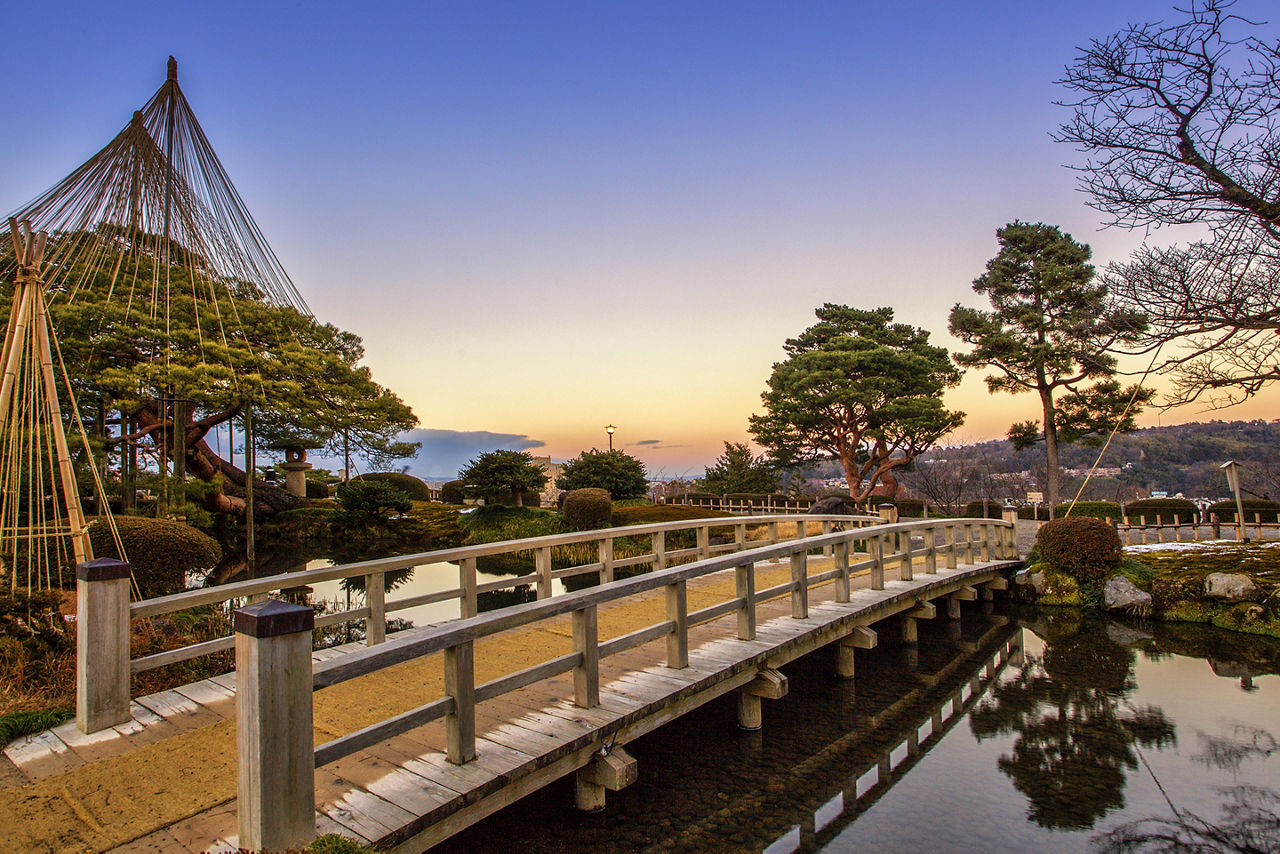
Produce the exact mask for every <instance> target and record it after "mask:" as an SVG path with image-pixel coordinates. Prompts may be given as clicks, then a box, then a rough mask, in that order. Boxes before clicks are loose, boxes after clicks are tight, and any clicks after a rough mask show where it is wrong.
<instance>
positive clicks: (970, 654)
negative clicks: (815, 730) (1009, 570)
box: [764, 616, 1023, 854]
mask: <svg viewBox="0 0 1280 854" xmlns="http://www.w3.org/2000/svg"><path fill="white" fill-rule="evenodd" d="M986 619H988V620H990V621H992V623H993V625H992V626H991V627H990V628H989V629H988V630H987V631H986V632H984V633H983V635H982V636H981V637H980V638H978V639H977V640H960V639H959V638H958V637H957V639H956V641H955V643H956V646H957V648H958V649H959V650H960V651H961V652H960V654H959V655H958V656H956V657H954V658H953V659H951V660H950V661H948V662H947V663H946V664H945V665H943V666H942V667H941V668H940V669H939V670H937V671H936V672H934V673H917V674H916V676H917V677H918V681H919V684H918V686H917V687H915V688H912V689H910V690H908V691H907V692H906V693H905V694H903V695H902V696H901V697H900V698H899V699H897V700H896V701H894V702H893V703H891V704H890V705H889V706H887V707H885V708H883V709H881V710H879V711H877V712H876V713H875V714H874V715H872V716H871V718H870V720H868V721H867V728H866V729H860V730H859V731H858V732H852V733H850V734H848V735H846V736H844V737H842V738H840V739H839V740H837V741H835V742H833V743H831V744H830V745H829V746H828V747H826V748H824V749H822V750H821V751H820V752H819V753H817V754H816V755H814V756H811V757H809V758H808V759H805V760H803V761H801V762H798V763H797V764H796V765H795V767H794V773H795V777H796V779H798V780H800V781H803V784H804V785H805V790H804V791H803V792H800V791H797V792H789V793H787V794H788V795H792V796H794V799H793V801H792V802H793V805H794V806H795V811H794V813H793V814H794V815H795V818H794V821H795V824H793V825H792V827H791V828H790V829H789V830H787V831H786V832H785V833H783V834H782V835H780V836H779V837H778V838H777V839H775V840H774V841H773V843H772V844H770V845H768V847H766V848H765V849H764V850H765V851H766V852H770V854H781V852H792V851H812V850H815V849H818V848H821V847H822V846H823V845H825V844H826V843H828V842H829V841H830V840H831V839H832V838H834V837H835V836H836V835H837V834H839V833H840V831H842V830H844V829H845V828H846V827H848V826H849V825H850V824H852V823H853V822H854V820H855V819H857V817H858V816H859V815H861V814H862V813H864V812H865V811H866V810H867V809H869V808H870V807H871V806H872V805H873V804H875V803H876V802H877V801H878V800H879V799H880V798H881V797H883V796H884V795H885V794H887V793H888V792H889V790H890V789H892V787H893V785H894V784H895V783H896V782H897V781H898V780H900V779H902V778H903V777H904V776H905V775H906V774H907V773H908V772H909V771H910V770H911V769H912V768H913V767H915V765H916V764H917V763H918V762H919V761H920V760H921V759H922V758H923V757H924V756H925V755H926V754H927V753H928V752H929V751H930V750H931V749H932V748H933V747H934V746H935V745H936V744H938V743H939V742H940V741H941V740H942V738H943V737H944V736H945V735H946V734H947V733H948V732H950V731H951V729H952V728H953V727H954V726H955V725H956V724H957V723H958V722H960V721H961V720H962V719H963V718H964V716H965V713H966V712H968V711H969V709H971V708H972V707H973V706H974V705H975V704H976V703H977V702H978V701H979V700H980V699H981V697H982V696H983V694H984V693H985V692H986V690H987V688H988V687H989V686H990V685H991V684H992V683H993V682H994V681H995V680H996V679H998V678H999V676H1000V674H1001V672H1002V671H1003V670H1004V668H1005V666H1006V665H1009V664H1012V665H1013V666H1014V667H1019V666H1021V664H1022V650H1023V635H1022V632H1023V630H1022V629H1021V628H1019V627H1017V626H1015V625H1011V624H1010V623H1009V622H1008V621H1007V620H1006V618H1004V617H999V616H992V617H987V618H986ZM952 628H955V629H957V630H958V628H959V626H958V624H952ZM901 653H902V654H903V655H904V656H907V657H908V661H909V663H910V659H911V658H913V657H914V656H915V654H916V649H915V648H914V647H904V648H903V649H902V650H901ZM870 737H875V739H876V740H877V741H887V742H888V743H890V744H891V745H892V746H891V747H889V748H887V749H885V750H884V751H883V752H881V753H880V755H879V756H878V757H877V758H875V759H872V760H865V759H864V760H863V761H862V762H861V763H859V764H858V765H856V766H854V769H853V770H852V771H850V770H849V766H848V764H847V760H848V758H849V756H850V754H852V753H856V752H859V751H858V748H860V747H863V746H865V745H864V742H865V741H866V740H867V739H868V738H870ZM781 800H787V797H786V796H783V798H781Z"/></svg>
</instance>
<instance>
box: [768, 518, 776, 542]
mask: <svg viewBox="0 0 1280 854" xmlns="http://www.w3.org/2000/svg"><path fill="white" fill-rule="evenodd" d="M777 542H778V523H777V522H770V523H769V545H771V546H772V545H776V544H777Z"/></svg>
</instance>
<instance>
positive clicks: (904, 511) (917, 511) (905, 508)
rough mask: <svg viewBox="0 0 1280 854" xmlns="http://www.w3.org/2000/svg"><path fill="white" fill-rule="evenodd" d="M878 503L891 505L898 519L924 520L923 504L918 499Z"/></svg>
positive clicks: (900, 499) (895, 499)
mask: <svg viewBox="0 0 1280 854" xmlns="http://www.w3.org/2000/svg"><path fill="white" fill-rule="evenodd" d="M880 503H881V504H892V505H893V506H894V507H897V508H898V518H899V519H923V518H924V502H923V501H921V500H920V499H919V498H894V499H893V500H891V501H882V502H880Z"/></svg>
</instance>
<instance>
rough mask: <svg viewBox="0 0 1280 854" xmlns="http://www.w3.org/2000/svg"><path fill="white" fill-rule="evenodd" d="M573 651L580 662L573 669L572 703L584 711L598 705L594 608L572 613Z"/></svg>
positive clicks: (596, 640) (598, 665) (596, 641)
mask: <svg viewBox="0 0 1280 854" xmlns="http://www.w3.org/2000/svg"><path fill="white" fill-rule="evenodd" d="M573 651H574V652H576V653H578V654H579V655H581V656H582V660H581V661H580V662H579V663H578V665H577V666H576V667H574V668H573V702H574V704H575V705H577V706H580V707H582V708H584V709H592V708H595V707H596V706H598V705H600V643H599V638H598V636H597V632H596V606H595V605H588V606H587V607H586V608H583V609H582V610H580V611H574V612H573Z"/></svg>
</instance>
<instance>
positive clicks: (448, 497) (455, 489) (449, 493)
mask: <svg viewBox="0 0 1280 854" xmlns="http://www.w3.org/2000/svg"><path fill="white" fill-rule="evenodd" d="M466 498H467V490H466V488H465V483H464V482H463V481H461V480H451V481H449V482H448V483H446V484H445V485H444V486H442V487H440V503H441V504H462V503H463V502H464V501H465V500H466Z"/></svg>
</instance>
